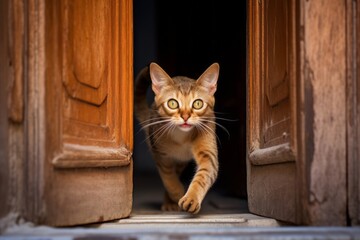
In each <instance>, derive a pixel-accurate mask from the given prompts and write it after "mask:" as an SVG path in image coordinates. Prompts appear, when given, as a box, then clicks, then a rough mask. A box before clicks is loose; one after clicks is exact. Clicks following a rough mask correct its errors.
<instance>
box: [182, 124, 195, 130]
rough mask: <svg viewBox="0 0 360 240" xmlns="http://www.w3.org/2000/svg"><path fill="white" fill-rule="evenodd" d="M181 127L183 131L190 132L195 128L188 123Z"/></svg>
mask: <svg viewBox="0 0 360 240" xmlns="http://www.w3.org/2000/svg"><path fill="white" fill-rule="evenodd" d="M179 127H180V128H181V129H183V130H190V129H191V128H192V127H193V125H191V124H188V123H183V124H181V125H179Z"/></svg>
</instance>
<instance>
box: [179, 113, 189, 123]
mask: <svg viewBox="0 0 360 240" xmlns="http://www.w3.org/2000/svg"><path fill="white" fill-rule="evenodd" d="M181 117H182V119H184V121H185V122H186V121H187V120H188V119H189V117H190V116H189V114H187V113H184V114H181Z"/></svg>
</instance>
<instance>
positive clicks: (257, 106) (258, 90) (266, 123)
mask: <svg viewBox="0 0 360 240" xmlns="http://www.w3.org/2000/svg"><path fill="white" fill-rule="evenodd" d="M293 5H294V1H285V0H271V1H249V21H248V23H249V25H248V37H249V50H248V51H249V52H248V60H249V61H248V67H249V78H248V81H249V82H248V86H249V96H248V102H249V105H248V126H249V128H248V149H249V157H248V202H249V209H250V211H251V212H253V213H256V214H260V215H265V216H269V217H274V218H276V219H279V220H284V221H291V222H295V221H296V212H295V202H296V198H295V196H296V194H295V186H296V185H295V184H296V179H295V176H296V167H295V157H294V147H293V142H294V140H293V139H292V138H293V137H294V134H293V133H294V132H295V125H294V121H293V119H292V117H291V116H292V115H291V113H292V111H295V108H294V106H295V105H292V104H293V101H294V96H293V95H292V92H291V91H290V89H291V88H292V84H294V82H295V78H294V77H295V74H294V71H293V67H292V63H293V62H294V61H295V59H294V51H295V48H294V45H293V29H292V24H293V22H294V17H293V16H294V14H293Z"/></svg>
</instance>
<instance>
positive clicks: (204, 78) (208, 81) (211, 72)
mask: <svg viewBox="0 0 360 240" xmlns="http://www.w3.org/2000/svg"><path fill="white" fill-rule="evenodd" d="M219 71H220V66H219V64H218V63H213V64H211V66H210V67H208V68H207V69H206V70H205V72H204V73H203V74H201V76H200V77H199V78H198V80H197V81H196V82H197V84H198V85H201V86H203V87H205V88H207V89H208V90H209V93H210V94H211V95H213V94H214V93H215V92H216V87H217V80H218V77H219Z"/></svg>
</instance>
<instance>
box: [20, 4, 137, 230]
mask: <svg viewBox="0 0 360 240" xmlns="http://www.w3.org/2000/svg"><path fill="white" fill-rule="evenodd" d="M28 8H29V11H28V18H29V19H28V21H29V22H28V28H29V29H28V32H27V34H28V47H29V54H28V58H27V61H28V63H29V66H28V73H27V79H26V80H27V85H26V87H27V92H28V100H27V104H26V109H27V110H26V112H27V116H26V119H27V122H26V127H27V129H26V131H27V140H26V142H27V160H26V161H27V172H28V174H27V175H26V178H27V179H26V180H27V184H28V185H29V189H28V191H27V193H26V197H27V199H29V201H28V203H27V204H26V205H27V207H26V208H27V210H26V211H27V217H28V218H29V219H31V220H33V221H35V222H37V223H42V224H50V225H56V226H63V225H74V224H84V223H90V222H98V221H107V220H112V219H117V218H122V217H127V216H129V214H130V211H131V207H132V159H131V154H132V141H133V140H132V136H133V132H132V122H133V120H132V111H133V110H132V82H133V76H132V61H133V59H132V54H133V49H132V1H131V0H122V1H114V0H75V1H73V0H64V1H47V0H45V1H29V5H28Z"/></svg>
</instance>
